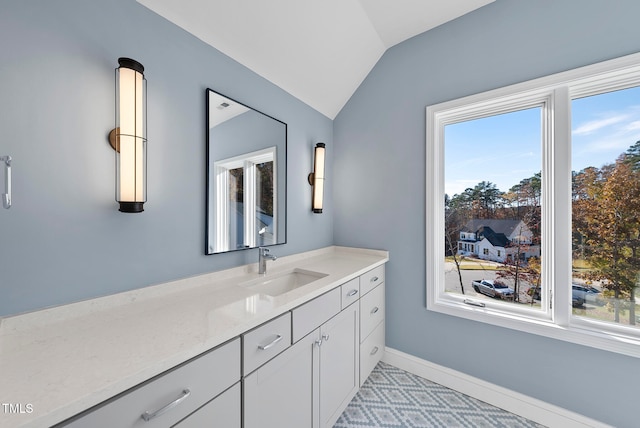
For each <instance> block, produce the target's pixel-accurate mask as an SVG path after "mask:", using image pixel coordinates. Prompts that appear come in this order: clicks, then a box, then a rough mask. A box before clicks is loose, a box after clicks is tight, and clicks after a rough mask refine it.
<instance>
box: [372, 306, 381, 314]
mask: <svg viewBox="0 0 640 428" xmlns="http://www.w3.org/2000/svg"><path fill="white" fill-rule="evenodd" d="M379 310H380V308H378V307H377V306H376V307H375V308H373V309H371V315H373V314H375V313H376V312H378V311H379Z"/></svg>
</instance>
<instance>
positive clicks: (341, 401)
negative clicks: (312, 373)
mask: <svg viewBox="0 0 640 428" xmlns="http://www.w3.org/2000/svg"><path fill="white" fill-rule="evenodd" d="M359 326H360V324H359V305H351V306H349V307H348V308H346V309H345V310H343V311H342V312H340V313H339V314H338V315H336V316H335V317H333V318H332V319H330V320H329V321H327V322H326V323H325V324H324V325H323V326H322V327H321V328H320V332H321V337H322V346H320V426H322V427H332V426H333V424H334V423H335V422H336V420H338V418H339V417H340V415H341V414H342V412H343V411H344V409H345V408H346V407H347V405H348V404H349V402H350V401H351V399H352V398H353V396H354V395H355V393H356V392H357V391H358V387H359V386H360V385H359V382H358V379H359V375H360V371H359V348H360V337H359V336H360V334H359V330H360V329H359Z"/></svg>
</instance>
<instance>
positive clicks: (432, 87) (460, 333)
mask: <svg viewBox="0 0 640 428" xmlns="http://www.w3.org/2000/svg"><path fill="white" fill-rule="evenodd" d="M638 16H640V2H637V0H626V1H625V0H616V1H611V2H609V1H593V0H589V1H585V0H563V1H556V0H538V1H523V0H520V1H513V0H512V1H505V0H498V1H496V2H495V3H493V4H491V5H488V6H487V7H484V8H482V9H479V10H477V11H475V12H473V13H471V14H468V15H466V16H464V17H462V18H459V19H457V20H455V21H453V22H451V23H448V24H445V25H443V26H441V27H438V28H436V29H434V30H432V31H429V32H427V33H424V34H422V35H419V36H417V37H414V38H413V39H410V40H408V41H406V42H404V43H402V44H400V45H397V46H396V47H394V48H391V49H390V50H389V51H387V52H386V53H385V55H384V56H383V57H382V58H381V60H380V61H379V62H378V64H377V65H376V67H375V68H374V69H373V70H372V72H371V73H370V74H369V76H368V77H367V79H366V80H365V81H364V83H363V84H362V85H361V86H360V88H359V89H358V91H357V92H356V93H355V94H354V96H353V97H352V98H351V100H350V101H349V102H348V104H347V105H346V106H345V108H344V109H343V110H342V111H341V113H340V114H339V115H338V117H337V118H336V119H335V121H334V145H335V149H334V150H335V153H334V162H335V164H334V168H335V172H334V174H335V175H334V177H333V178H334V181H335V183H336V186H334V204H335V216H334V219H335V220H334V221H335V228H334V230H335V232H334V233H335V235H334V236H335V243H336V244H337V245H354V246H363V247H372V248H385V249H388V250H389V251H390V258H391V260H390V262H389V263H388V267H387V277H386V278H387V279H386V284H387V325H386V327H387V344H388V346H390V347H392V348H396V349H398V350H400V351H404V352H407V353H409V354H412V355H415V356H417V357H420V358H424V359H426V360H429V361H432V362H434V363H437V364H441V365H443V366H446V367H450V368H452V369H455V370H459V371H461V372H464V373H467V374H469V375H472V376H475V377H478V378H480V379H484V380H486V381H489V382H493V383H495V384H498V385H501V386H504V387H506V388H510V389H512V390H515V391H518V392H521V393H524V394H527V395H530V396H532V397H536V398H539V399H541V400H544V401H547V402H550V403H553V404H556V405H558V406H561V407H564V408H567V409H570V410H573V411H576V412H579V413H581V414H584V415H587V416H589V417H592V418H595V419H597V420H601V421H605V422H607V423H610V424H612V425H615V426H618V427H623V426H628V427H630V426H637V412H636V409H637V403H638V384H639V383H640V382H639V381H640V371H639V370H638V360H637V359H634V358H628V357H625V356H621V355H619V354H613V353H608V352H602V351H598V350H595V349H592V348H588V347H582V346H578V345H574V344H569V343H565V342H561V341H556V340H551V339H547V338H544V337H539V336H535V335H530V334H525V333H520V332H517V331H514V330H508V329H502V328H500V327H494V326H490V325H485V324H481V323H474V322H470V321H467V320H464V319H460V318H455V317H450V316H446V315H441V314H436V313H431V312H427V310H426V307H425V241H424V236H425V224H424V222H425V196H424V195H425V184H424V182H425V147H424V146H425V107H426V106H427V105H430V104H435V103H439V102H442V101H445V100H450V99H454V98H458V97H461V96H465V95H470V94H473V93H477V92H482V91H486V90H490V89H493V88H496V87H501V86H505V85H509V84H512V83H516V82H520V81H524V80H528V79H532V78H536V77H540V76H543V75H547V74H551V73H555V72H559V71H563V70H567V69H571V68H575V67H578V66H582V65H587V64H590V63H594V62H598V61H602V60H606V59H610V58H614V57H617V56H621V55H625V54H630V53H634V52H637V51H640V26H639V25H638V22H637V21H638ZM338 184H339V185H338Z"/></svg>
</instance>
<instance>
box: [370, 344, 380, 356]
mask: <svg viewBox="0 0 640 428" xmlns="http://www.w3.org/2000/svg"><path fill="white" fill-rule="evenodd" d="M377 353H378V347H377V346H374V347H373V349H372V350H371V353H370V354H369V355H376V354H377Z"/></svg>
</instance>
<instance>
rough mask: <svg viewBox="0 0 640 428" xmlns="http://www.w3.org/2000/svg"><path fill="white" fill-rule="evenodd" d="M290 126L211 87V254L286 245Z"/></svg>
mask: <svg viewBox="0 0 640 428" xmlns="http://www.w3.org/2000/svg"><path fill="white" fill-rule="evenodd" d="M286 178H287V124H286V123H284V122H281V121H279V120H277V119H274V118H273V117H270V116H267V115H266V114H264V113H261V112H259V111H257V110H255V109H252V108H251V107H248V106H246V105H244V104H242V103H239V102H237V101H235V100H233V99H231V98H228V97H226V96H224V95H222V94H219V93H217V92H215V91H213V90H211V89H207V221H206V223H207V224H206V251H205V252H206V254H217V253H224V252H227V251H235V250H244V249H247V248H256V247H264V246H268V245H275V244H284V243H285V242H286V225H287V222H286V195H287V184H286V181H287V180H286Z"/></svg>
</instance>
